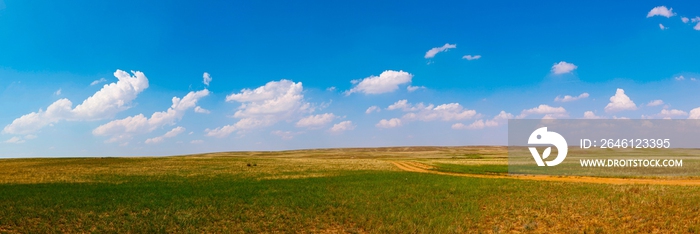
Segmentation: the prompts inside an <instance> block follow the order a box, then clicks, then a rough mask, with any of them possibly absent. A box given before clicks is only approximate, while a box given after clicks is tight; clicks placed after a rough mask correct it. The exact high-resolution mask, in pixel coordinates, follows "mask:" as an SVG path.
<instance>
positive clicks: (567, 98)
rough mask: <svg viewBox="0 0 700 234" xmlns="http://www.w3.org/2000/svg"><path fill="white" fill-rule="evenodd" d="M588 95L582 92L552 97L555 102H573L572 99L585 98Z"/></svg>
mask: <svg viewBox="0 0 700 234" xmlns="http://www.w3.org/2000/svg"><path fill="white" fill-rule="evenodd" d="M588 96H589V95H588V93H582V94H580V95H578V96H576V97H572V96H569V95H565V96H564V97H561V96H557V97H556V98H554V101H555V102H573V101H576V100H579V99H583V98H587V97H588Z"/></svg>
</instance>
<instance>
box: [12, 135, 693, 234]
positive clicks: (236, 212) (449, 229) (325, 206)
mask: <svg viewBox="0 0 700 234" xmlns="http://www.w3.org/2000/svg"><path fill="white" fill-rule="evenodd" d="M396 162H402V163H412V164H414V165H424V166H425V168H426V170H428V171H435V172H436V173H438V172H444V173H469V174H482V175H491V174H495V175H502V174H503V171H504V168H507V165H506V149H505V148H503V147H411V148H404V147H401V148H378V149H327V150H302V151H283V152H235V153H214V154H203V155H188V156H177V157H159V158H150V157H144V158H61V159H7V160H0V232H3V233H4V232H8V233H36V232H39V233H51V232H71V233H75V232H97V233H104V232H132V233H163V232H187V233H190V232H196V233H231V232H232V233H259V232H282V233H297V232H305V233H503V232H505V233H507V232H559V233H561V232H564V233H619V232H625V233H627V232H641V233H649V232H662V233H663V232H670V233H680V232H682V233H689V232H690V233H696V232H698V231H700V206H699V205H698V204H700V186H669V185H649V184H604V183H603V184H597V183H578V182H556V181H538V180H522V179H511V178H500V177H498V178H478V177H462V176H450V175H446V174H431V173H415V172H407V171H403V170H401V169H400V168H399V167H397V166H395V164H394V163H396Z"/></svg>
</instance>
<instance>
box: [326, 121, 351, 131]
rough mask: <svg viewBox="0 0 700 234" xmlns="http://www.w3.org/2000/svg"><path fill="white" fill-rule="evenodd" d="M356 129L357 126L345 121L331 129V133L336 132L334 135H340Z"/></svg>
mask: <svg viewBox="0 0 700 234" xmlns="http://www.w3.org/2000/svg"><path fill="white" fill-rule="evenodd" d="M353 129H355V125H353V124H352V122H351V121H343V122H340V123H337V124H335V125H333V127H331V129H329V131H331V132H334V133H340V132H344V131H349V130H353Z"/></svg>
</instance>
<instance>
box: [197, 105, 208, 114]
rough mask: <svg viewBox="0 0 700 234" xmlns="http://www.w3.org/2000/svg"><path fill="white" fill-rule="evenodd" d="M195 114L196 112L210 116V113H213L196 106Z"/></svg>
mask: <svg viewBox="0 0 700 234" xmlns="http://www.w3.org/2000/svg"><path fill="white" fill-rule="evenodd" d="M194 112H196V113H202V114H209V113H211V111H209V110H207V109H204V108H202V107H201V106H195V107H194Z"/></svg>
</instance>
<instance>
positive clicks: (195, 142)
mask: <svg viewBox="0 0 700 234" xmlns="http://www.w3.org/2000/svg"><path fill="white" fill-rule="evenodd" d="M202 143H204V141H203V140H192V141H190V144H202Z"/></svg>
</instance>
